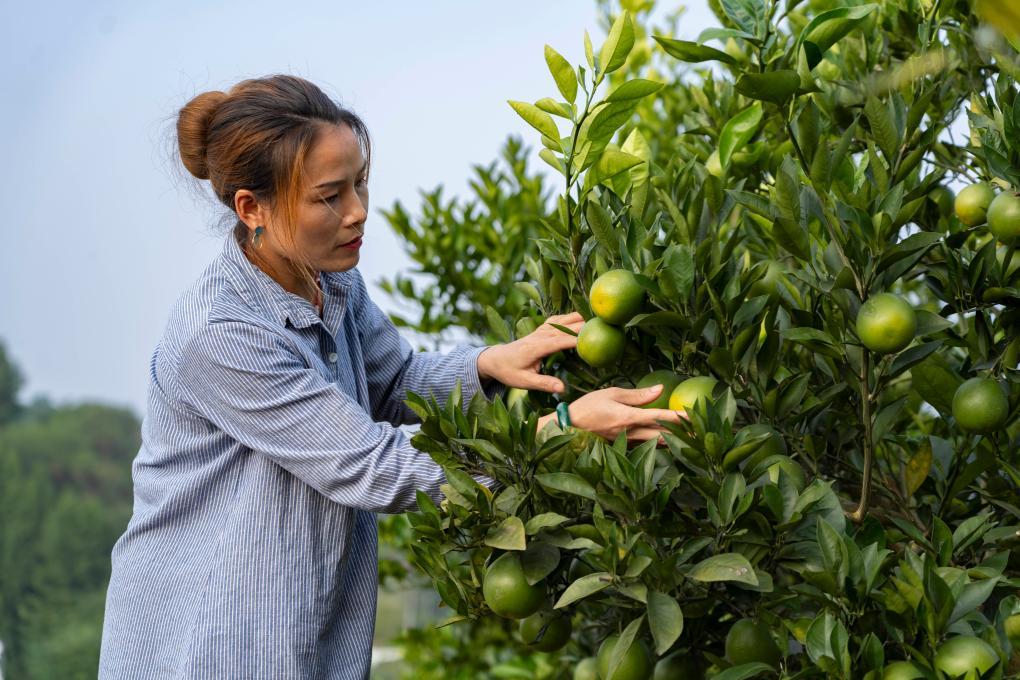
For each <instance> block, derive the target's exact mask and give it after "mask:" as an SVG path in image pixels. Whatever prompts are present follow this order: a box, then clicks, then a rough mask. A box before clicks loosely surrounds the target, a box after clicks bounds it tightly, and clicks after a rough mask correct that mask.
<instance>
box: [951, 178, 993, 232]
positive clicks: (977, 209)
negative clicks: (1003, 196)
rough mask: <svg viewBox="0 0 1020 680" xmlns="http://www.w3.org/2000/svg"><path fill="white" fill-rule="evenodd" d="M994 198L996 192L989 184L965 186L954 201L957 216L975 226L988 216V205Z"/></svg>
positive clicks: (970, 225)
mask: <svg viewBox="0 0 1020 680" xmlns="http://www.w3.org/2000/svg"><path fill="white" fill-rule="evenodd" d="M994 198H995V192H994V191H992V188H991V187H990V186H988V185H987V184H971V185H970V186H969V187H964V188H963V189H962V190H961V191H960V193H958V194H957V195H956V200H955V201H954V202H953V207H954V208H955V209H956V216H957V217H958V218H960V221H961V222H963V223H964V224H966V225H967V226H968V227H975V226H977V225H979V224H981V223H982V222H984V221H985V220H986V219H987V218H988V206H990V205H991V203H992V200H993V199H994Z"/></svg>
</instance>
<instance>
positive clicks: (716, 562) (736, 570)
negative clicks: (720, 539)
mask: <svg viewBox="0 0 1020 680" xmlns="http://www.w3.org/2000/svg"><path fill="white" fill-rule="evenodd" d="M688 575H689V576H690V577H691V578H693V579H694V580H696V581H704V582H713V581H736V582H738V583H747V584H749V585H752V586H756V585H758V576H757V575H756V574H755V573H754V568H753V567H751V563H750V562H748V561H747V558H746V557H744V556H743V555H741V554H740V553H723V554H721V555H713V556H712V557H709V558H708V559H706V560H702V561H701V562H698V563H697V564H696V565H694V568H693V569H691V572H690V574H688Z"/></svg>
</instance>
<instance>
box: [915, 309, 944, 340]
mask: <svg viewBox="0 0 1020 680" xmlns="http://www.w3.org/2000/svg"><path fill="white" fill-rule="evenodd" d="M914 315H915V316H916V317H917V335H918V336H924V335H932V334H933V333H938V332H940V331H944V330H946V329H947V328H950V327H952V325H953V322H952V321H950V320H949V319H947V318H945V317H942V316H939V315H938V314H935V313H934V312H929V311H928V310H927V309H915V310H914Z"/></svg>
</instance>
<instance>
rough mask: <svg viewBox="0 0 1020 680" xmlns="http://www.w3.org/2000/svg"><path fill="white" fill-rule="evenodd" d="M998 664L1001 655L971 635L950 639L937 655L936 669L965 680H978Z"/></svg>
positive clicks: (943, 644)
mask: <svg viewBox="0 0 1020 680" xmlns="http://www.w3.org/2000/svg"><path fill="white" fill-rule="evenodd" d="M998 662H999V655H998V654H996V652H995V650H994V649H993V648H992V646H991V645H990V644H988V643H987V642H985V641H984V640H982V639H981V638H976V637H971V636H969V635H960V636H957V637H954V638H950V639H949V640H947V641H946V642H944V643H942V646H941V647H939V650H938V652H936V653H935V668H937V669H939V670H940V671H942V672H943V673H945V674H946V675H948V676H949V677H951V678H960V677H962V678H963V679H964V680H978V678H980V677H981V675H983V674H984V673H985V672H987V671H988V669H989V668H991V667H992V666H994V665H995V664H997V663H998Z"/></svg>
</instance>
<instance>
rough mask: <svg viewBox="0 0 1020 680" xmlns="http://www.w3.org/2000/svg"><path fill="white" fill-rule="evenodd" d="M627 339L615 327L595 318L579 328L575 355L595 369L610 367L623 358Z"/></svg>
mask: <svg viewBox="0 0 1020 680" xmlns="http://www.w3.org/2000/svg"><path fill="white" fill-rule="evenodd" d="M626 345H627V337H626V336H625V335H624V333H623V331H622V330H620V329H619V328H617V327H616V326H613V325H610V324H608V323H606V322H605V321H603V320H602V319H600V318H598V317H595V318H594V319H589V320H588V321H586V322H585V324H584V325H583V326H581V332H580V333H578V334H577V354H578V356H580V357H581V358H582V359H584V361H585V362H586V363H587V364H588V365H589V366H593V367H595V368H605V367H606V366H612V365H613V364H615V363H616V362H618V361H619V360H620V359H621V358H622V357H623V350H624V347H626Z"/></svg>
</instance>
